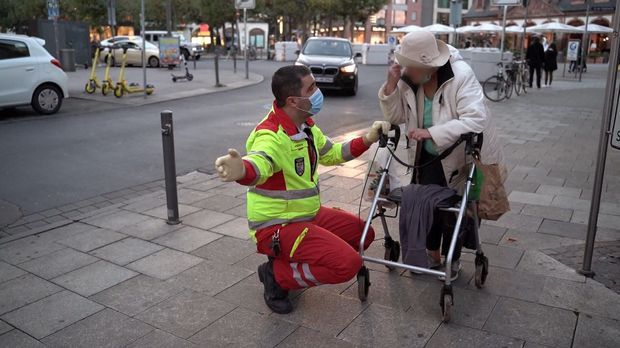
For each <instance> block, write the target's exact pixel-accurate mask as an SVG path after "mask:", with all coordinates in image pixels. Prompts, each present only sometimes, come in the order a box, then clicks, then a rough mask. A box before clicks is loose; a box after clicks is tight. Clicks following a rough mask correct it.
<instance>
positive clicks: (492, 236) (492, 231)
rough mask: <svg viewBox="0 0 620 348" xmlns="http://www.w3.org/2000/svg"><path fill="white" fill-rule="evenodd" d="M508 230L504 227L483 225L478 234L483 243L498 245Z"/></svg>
mask: <svg viewBox="0 0 620 348" xmlns="http://www.w3.org/2000/svg"><path fill="white" fill-rule="evenodd" d="M506 231H508V229H507V228H504V227H496V226H489V225H481V226H480V229H479V230H478V236H479V237H480V241H481V242H483V243H488V244H495V245H497V244H498V243H499V241H500V240H502V237H503V236H504V234H505V233H506Z"/></svg>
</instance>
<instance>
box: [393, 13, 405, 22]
mask: <svg viewBox="0 0 620 348" xmlns="http://www.w3.org/2000/svg"><path fill="white" fill-rule="evenodd" d="M406 18H407V12H406V11H394V22H393V23H392V25H405V20H406Z"/></svg>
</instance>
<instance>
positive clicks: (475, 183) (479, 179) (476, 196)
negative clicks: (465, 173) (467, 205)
mask: <svg viewBox="0 0 620 348" xmlns="http://www.w3.org/2000/svg"><path fill="white" fill-rule="evenodd" d="M483 182H484V174H482V170H479V169H478V168H476V169H475V170H474V177H473V180H472V185H471V189H470V190H469V197H468V198H469V200H470V201H479V200H480V192H481V191H482V183H483Z"/></svg>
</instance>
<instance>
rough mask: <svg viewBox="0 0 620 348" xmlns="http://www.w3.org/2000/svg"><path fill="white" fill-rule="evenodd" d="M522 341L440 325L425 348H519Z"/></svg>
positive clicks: (452, 325) (461, 327)
mask: <svg viewBox="0 0 620 348" xmlns="http://www.w3.org/2000/svg"><path fill="white" fill-rule="evenodd" d="M523 343H524V342H523V341H522V340H518V339H515V338H512V337H506V336H502V335H497V334H493V333H490V332H486V331H482V330H476V329H472V328H469V327H465V326H460V325H456V324H453V323H452V322H450V324H442V325H441V326H440V327H439V329H437V332H435V334H434V335H433V337H432V338H431V339H430V341H428V344H427V345H426V346H425V347H426V348H460V347H462V348H469V347H476V348H497V347H502V348H509V347H514V348H520V347H522V346H523Z"/></svg>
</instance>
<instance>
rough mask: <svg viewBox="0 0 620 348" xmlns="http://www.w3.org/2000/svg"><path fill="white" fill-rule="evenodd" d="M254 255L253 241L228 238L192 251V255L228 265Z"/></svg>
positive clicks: (225, 237)
mask: <svg viewBox="0 0 620 348" xmlns="http://www.w3.org/2000/svg"><path fill="white" fill-rule="evenodd" d="M255 253H256V244H254V242H253V241H246V240H239V239H237V238H232V237H228V236H224V237H222V238H220V239H218V240H216V241H213V242H211V243H209V244H207V245H205V246H203V247H201V248H198V249H196V250H194V251H192V254H193V255H196V256H200V257H202V258H205V259H209V260H213V261H216V262H219V263H225V264H228V265H232V264H234V263H237V262H239V261H241V260H242V259H244V258H246V257H248V256H249V255H251V254H255Z"/></svg>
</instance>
